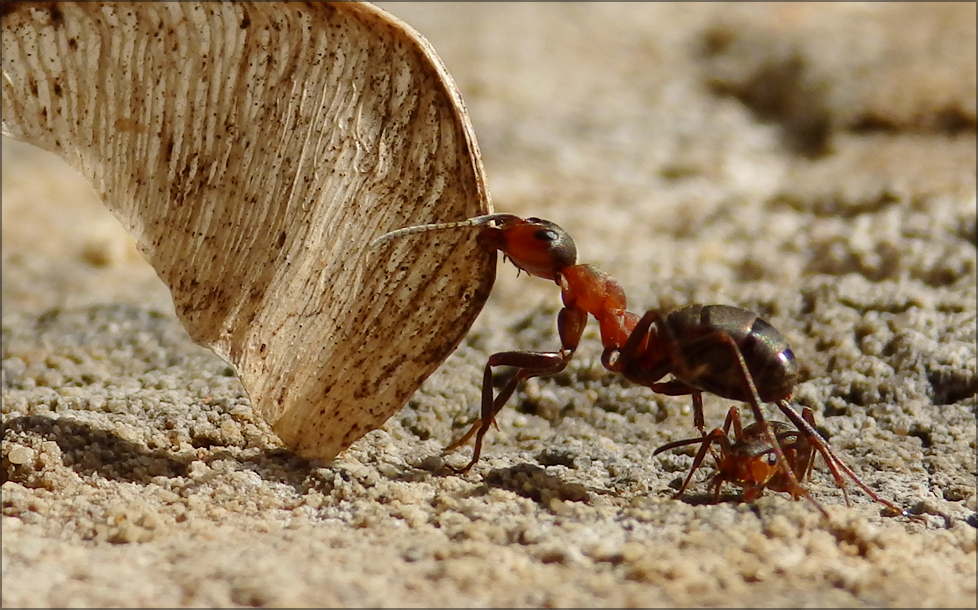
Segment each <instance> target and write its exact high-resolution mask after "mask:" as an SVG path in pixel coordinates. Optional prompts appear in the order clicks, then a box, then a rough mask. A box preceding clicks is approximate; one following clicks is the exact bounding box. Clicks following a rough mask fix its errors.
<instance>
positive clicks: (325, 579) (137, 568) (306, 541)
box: [2, 3, 978, 607]
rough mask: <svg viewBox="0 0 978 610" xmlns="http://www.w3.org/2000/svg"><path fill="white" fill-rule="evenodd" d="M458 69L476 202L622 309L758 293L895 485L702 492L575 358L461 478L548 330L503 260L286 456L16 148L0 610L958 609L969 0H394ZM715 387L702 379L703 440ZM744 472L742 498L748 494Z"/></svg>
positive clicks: (640, 405)
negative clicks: (521, 224) (493, 402)
mask: <svg viewBox="0 0 978 610" xmlns="http://www.w3.org/2000/svg"><path fill="white" fill-rule="evenodd" d="M384 6H386V8H388V9H389V10H390V11H391V12H393V13H394V14H396V15H398V16H399V17H401V18H403V19H405V20H406V21H407V22H408V23H410V24H412V25H413V26H414V27H415V28H417V29H418V30H419V31H421V32H422V33H423V34H424V35H425V36H427V37H428V38H429V40H430V41H431V42H432V43H433V44H434V46H435V48H436V49H437V50H438V52H439V54H440V55H441V56H442V58H443V59H444V61H445V63H446V64H447V66H448V68H449V70H450V71H451V73H452V74H453V75H454V77H455V79H456V80H457V82H458V83H459V85H460V87H461V88H462V91H463V94H464V96H465V99H466V103H467V104H468V107H469V109H470V112H471V115H472V119H473V122H474V124H475V128H476V132H477V134H478V136H479V142H480V145H481V147H482V150H483V153H484V156H485V162H486V169H487V172H488V175H489V180H490V185H491V188H492V192H493V197H494V201H495V205H496V208H497V209H498V210H501V211H508V212H513V213H517V214H523V215H536V216H541V217H545V218H549V219H551V220H554V221H556V222H558V223H559V224H561V225H562V226H564V227H565V228H567V229H568V230H569V231H570V232H571V233H572V234H573V235H574V236H575V237H576V239H577V242H578V247H579V250H580V252H581V258H582V260H584V261H589V262H593V263H595V264H597V265H598V266H600V267H601V268H603V269H605V270H607V271H608V272H610V273H612V274H613V275H614V276H615V277H617V278H618V279H619V280H620V281H621V282H622V283H623V285H624V286H625V289H626V291H627V292H628V294H629V297H630V302H631V304H632V305H631V309H633V310H635V311H642V310H644V309H646V308H649V307H655V308H660V309H663V310H670V309H673V308H676V307H680V306H682V305H685V304H689V303H695V302H699V303H726V304H733V305H738V306H741V307H746V308H749V309H752V310H755V311H758V312H760V313H761V314H762V315H763V316H764V317H766V318H767V319H769V320H770V321H771V322H772V323H773V324H774V325H775V326H777V327H778V328H779V329H781V330H782V332H783V333H784V335H785V336H786V337H787V338H788V339H789V341H790V342H791V344H792V345H793V347H794V351H795V353H796V354H797V356H798V358H799V359H800V361H801V362H802V378H803V381H802V383H801V384H800V385H799V386H798V388H797V391H796V396H795V400H794V402H795V404H797V405H798V406H808V407H811V408H812V409H813V410H814V411H815V414H816V419H817V421H818V427H819V430H820V431H821V432H822V433H823V434H824V435H825V436H826V437H828V438H829V439H830V440H831V444H832V446H833V447H834V448H835V450H836V451H837V452H838V453H839V454H840V455H841V456H842V457H843V458H844V459H845V460H846V461H847V462H848V463H849V464H851V465H852V466H853V468H854V469H855V470H856V471H857V472H858V473H859V474H860V475H861V476H862V478H863V480H864V481H865V482H866V483H867V484H868V485H869V486H870V487H871V488H873V489H874V490H876V491H877V492H878V493H879V494H880V495H881V496H883V497H885V498H888V499H891V500H893V501H895V502H897V503H899V504H900V505H902V506H905V507H907V508H908V509H910V510H911V511H912V512H914V513H915V514H918V515H919V516H920V517H921V520H920V522H917V521H909V520H907V519H904V518H901V517H890V516H886V515H883V514H882V511H881V506H880V505H879V504H875V503H873V502H871V501H870V500H869V499H868V498H867V496H866V495H865V494H863V493H861V492H859V491H852V492H851V496H852V501H853V506H852V507H851V508H847V507H846V506H845V503H844V501H843V498H842V494H841V492H840V491H839V489H838V488H837V487H836V486H835V485H834V483H833V481H832V478H831V476H830V475H829V473H828V471H827V470H826V469H824V468H823V467H822V466H821V465H820V466H819V467H817V469H816V473H815V475H814V480H813V481H812V482H811V484H810V489H811V492H812V494H813V495H814V497H815V498H817V499H818V500H819V501H820V502H821V503H823V504H824V505H825V506H826V508H827V509H828V511H829V513H830V518H829V519H827V520H826V519H823V518H822V517H821V516H820V515H819V514H818V512H817V511H816V510H815V509H814V508H813V507H812V506H811V505H809V504H807V503H806V502H803V501H802V502H794V501H792V500H791V499H790V498H788V497H787V496H786V495H784V494H767V495H765V496H764V497H762V498H761V499H760V500H758V501H756V502H754V503H751V504H748V503H743V502H740V501H738V497H737V496H736V495H734V494H733V493H731V494H730V495H725V496H724V498H723V501H722V502H721V503H720V504H718V505H713V504H711V503H710V502H709V500H710V497H709V496H708V495H707V494H706V480H707V477H708V475H709V473H708V470H709V468H704V470H703V472H702V473H701V474H700V475H698V477H697V479H696V481H695V482H694V484H693V488H692V490H691V493H690V495H689V496H688V497H687V499H686V501H677V500H674V499H672V494H673V493H674V491H675V488H676V487H677V486H678V484H679V482H680V481H681V480H682V477H683V476H684V475H685V473H686V472H687V470H688V468H689V467H690V465H691V463H692V451H686V452H682V451H678V452H672V453H669V454H665V455H660V456H655V457H652V455H651V454H652V450H653V449H654V448H656V447H658V446H660V445H662V444H664V443H665V442H668V441H670V440H675V439H680V438H685V437H688V436H690V435H691V434H693V428H692V420H691V416H690V405H689V399H688V398H670V397H665V396H660V395H656V394H654V393H652V392H651V391H650V390H648V389H646V388H639V387H635V386H632V385H629V384H628V383H627V382H624V381H622V380H621V379H620V378H618V377H616V376H614V375H612V374H610V373H608V372H606V371H605V370H604V369H603V368H602V366H601V363H600V349H599V345H598V341H597V333H596V330H595V329H594V328H589V330H588V331H587V333H586V334H585V340H584V342H583V345H582V346H581V349H580V351H579V355H578V357H577V358H576V359H575V360H574V362H573V363H572V365H571V366H569V367H568V369H567V370H566V371H565V372H564V373H562V374H560V375H557V376H555V377H551V378H545V379H537V380H531V381H530V382H528V383H526V384H525V385H524V387H523V388H522V389H521V390H520V391H519V392H518V393H517V395H516V396H515V397H514V399H513V400H512V401H511V405H512V406H511V407H508V408H506V409H505V410H504V411H503V412H502V413H501V415H500V417H499V418H498V419H499V422H498V423H499V431H495V430H494V431H492V432H491V433H490V435H489V437H488V438H489V441H488V446H487V449H486V451H485V454H484V459H483V460H482V462H481V463H480V464H479V465H478V466H477V467H476V468H475V469H474V470H473V472H472V473H471V474H469V475H468V476H464V477H459V476H454V475H452V474H450V473H449V471H448V469H447V468H446V467H445V464H446V463H449V464H455V465H460V464H462V463H464V461H465V460H466V459H467V458H468V456H469V453H468V449H465V450H461V451H460V452H459V453H458V454H457V455H453V456H449V457H447V458H444V459H443V458H442V457H441V456H440V449H441V448H442V447H444V445H446V444H447V443H448V442H449V441H450V440H451V439H453V438H454V437H456V436H457V435H458V434H460V433H461V432H462V431H463V430H464V426H465V424H466V422H468V421H471V418H472V417H474V415H475V411H476V409H477V404H478V400H479V392H480V387H481V377H482V367H483V365H484V363H485V361H486V358H487V357H488V354H490V353H492V352H495V351H501V350H507V349H552V348H553V347H555V346H556V345H557V344H558V339H557V336H556V332H555V325H554V317H555V314H556V312H557V310H558V309H559V306H560V303H559V297H558V294H557V291H556V289H555V287H553V286H552V285H548V284H547V283H546V282H543V281H542V280H536V279H533V278H527V277H526V276H523V277H517V275H516V272H515V270H514V269H513V267H512V266H510V265H508V264H506V265H501V266H500V272H499V278H498V280H497V287H496V290H495V291H494V293H493V296H492V298H491V300H490V302H489V304H488V305H487V306H486V308H485V310H484V311H483V314H482V316H481V317H480V318H479V320H478V321H477V322H476V325H475V327H474V329H473V331H472V332H471V333H470V335H469V337H468V338H467V339H466V341H465V342H464V343H463V345H462V346H461V347H460V348H459V349H458V350H457V352H456V353H455V354H454V355H453V356H451V357H450V358H449V359H448V360H447V361H446V362H445V363H444V365H443V366H442V367H441V368H440V369H439V371H438V372H437V373H436V374H435V375H433V376H432V377H431V378H429V379H428V381H427V382H426V383H425V385H424V386H423V388H422V390H421V391H419V392H418V393H417V394H416V395H415V397H414V399H412V401H411V402H410V403H409V404H408V406H407V407H405V409H404V410H403V411H402V412H401V413H399V414H398V415H396V416H395V417H394V418H392V419H391V420H390V421H389V422H388V424H387V425H386V426H385V427H384V429H383V430H380V431H376V432H373V433H371V434H369V435H368V436H366V437H365V438H363V439H362V440H361V441H359V442H358V443H356V444H355V445H354V446H353V447H352V448H351V449H349V450H348V451H347V452H345V453H344V454H342V455H341V456H340V458H338V459H337V460H336V462H335V463H333V464H331V465H324V464H320V463H313V462H309V461H307V460H304V459H301V458H299V457H297V456H295V455H293V454H291V453H289V452H288V451H286V450H284V449H283V448H281V445H280V444H279V443H278V442H277V440H276V439H275V438H274V436H273V435H272V434H271V433H270V431H269V430H268V428H267V427H266V426H265V425H264V423H263V422H262V421H260V420H259V419H258V418H257V417H256V416H255V415H254V414H253V413H252V412H251V409H250V406H249V403H248V399H247V397H246V396H245V394H244V392H243V390H242V389H241V386H240V384H239V383H238V381H237V380H236V379H235V378H234V377H233V375H232V374H231V372H230V369H229V367H228V366H227V365H226V364H224V363H223V362H222V361H220V360H219V359H218V358H217V357H215V356H213V355H212V354H211V353H210V352H208V351H206V350H204V349H202V348H199V347H197V346H195V345H194V344H193V343H192V342H191V341H190V340H189V338H188V337H187V335H186V334H185V332H184V331H183V329H182V328H181V327H180V325H179V323H178V322H177V321H176V319H175V317H174V315H173V311H172V304H171V303H170V299H169V294H168V293H167V291H166V289H165V287H164V286H163V285H162V284H161V283H160V282H159V280H158V279H157V278H156V276H155V274H154V273H153V271H152V269H151V268H149V267H148V266H147V265H146V264H145V263H144V262H142V261H141V259H140V258H139V256H138V255H137V254H136V253H135V250H134V247H133V246H132V244H131V243H130V241H129V238H128V236H127V235H126V234H125V233H124V232H123V231H122V229H121V228H120V227H119V225H118V223H116V221H115V220H114V219H113V218H112V217H111V216H110V215H109V214H108V213H107V212H106V211H105V209H104V208H102V207H101V205H100V204H99V202H98V201H96V200H95V199H94V197H93V195H92V194H91V189H90V188H89V187H88V186H87V184H86V183H85V182H84V181H83V180H82V179H81V178H79V177H78V176H77V175H76V174H74V173H73V172H72V171H70V170H68V169H67V168H66V167H65V166H64V165H63V164H62V163H60V161H58V160H57V159H55V158H53V157H51V156H49V155H47V154H45V153H40V152H37V151H35V150H32V149H30V148H29V147H26V146H23V145H19V144H16V143H13V142H10V141H8V140H6V139H5V140H4V142H3V234H2V237H3V242H2V243H3V250H2V255H3V295H2V296H3V302H2V305H3V450H2V455H3V462H2V471H3V481H4V482H3V527H2V534H3V543H2V575H3V593H2V602H3V605H4V606H46V605H52V606H72V605H83V606H113V605H117V606H174V605H190V606H228V605H243V606H249V605H251V606H255V605H280V606H290V605H295V606H299V605H339V606H363V605H377V606H676V605H737V606H741V605H743V606H747V605H750V606H880V605H882V606H912V607H918V606H960V607H967V606H971V607H974V606H975V605H976V585H975V577H976V553H975V537H976V529H975V528H976V513H975V509H976V507H975V503H976V498H975V471H976V466H975V436H976V434H975V428H976V426H975V416H976V397H975V396H976V389H978V378H976V364H975V352H976V349H975V332H976V322H975V320H976V318H975V309H976V305H975V301H976V246H975V244H976V237H975V235H976V228H975V227H976V222H975V215H976V212H975V164H976V153H975V145H976V142H975V91H976V88H975V55H976V49H975V5H974V4H963V5H957V6H945V5H927V6H913V5H881V4H875V3H844V4H835V5H823V6H815V5H807V4H799V5H794V4H793V5H791V6H779V5H738V6H728V5H700V4H696V5H682V6H673V5H668V4H655V5H637V4H628V5H616V4H575V5H560V4H546V5H543V4H529V5H488V4H486V5H479V4H466V5H464V6H463V5H451V4H432V5H425V4H411V5H397V4H392V5H384ZM730 406H731V404H730V403H729V402H727V401H724V400H721V399H717V398H715V397H714V398H707V403H706V408H707V417H708V423H709V425H712V426H717V425H719V424H720V423H721V422H722V420H723V416H724V414H725V412H726V410H727V409H728V408H729V407H730ZM729 491H731V492H732V491H733V490H732V489H731V490H729Z"/></svg>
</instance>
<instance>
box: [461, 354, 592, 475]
mask: <svg viewBox="0 0 978 610" xmlns="http://www.w3.org/2000/svg"><path fill="white" fill-rule="evenodd" d="M572 356H573V352H566V353H565V352H563V351H560V352H500V353H498V354H493V355H492V356H490V357H489V362H488V363H486V369H485V373H484V375H483V381H482V416H481V417H480V418H479V419H477V420H476V421H475V423H473V424H472V427H471V428H470V429H469V431H468V432H466V433H465V435H464V436H462V437H461V438H459V439H458V440H456V441H454V442H452V443H451V444H449V445H448V446H447V447H445V450H444V452H443V453H448V452H451V451H454V450H455V449H458V448H459V447H461V446H462V445H464V444H465V443H467V442H468V441H469V439H471V438H472V435H473V434H475V435H476V438H475V447H474V450H473V452H472V459H471V461H469V463H468V464H466V466H465V467H464V468H461V469H457V470H456V472H457V473H458V474H464V473H466V472H468V471H469V470H471V469H472V467H473V466H475V464H476V463H477V462H478V461H479V457H480V455H481V454H482V440H483V437H485V435H486V432H488V431H489V428H490V427H491V426H492V425H494V424H495V421H496V415H497V414H498V413H499V412H500V411H501V410H502V408H503V406H505V404H506V401H508V400H509V398H510V397H511V396H512V395H513V392H515V391H516V387H517V386H518V385H519V383H520V382H521V381H523V380H524V379H529V378H530V377H540V376H544V375H554V374H556V373H559V372H560V371H562V370H563V369H564V367H565V366H567V362H569V361H570V359H571V357H572ZM494 366H515V367H518V368H519V370H518V371H517V372H516V374H515V375H514V376H513V378H512V379H510V380H509V381H508V382H507V383H506V385H505V386H504V387H503V389H502V390H501V391H500V392H499V395H498V396H496V397H495V399H494V398H493V396H492V368H493V367H494Z"/></svg>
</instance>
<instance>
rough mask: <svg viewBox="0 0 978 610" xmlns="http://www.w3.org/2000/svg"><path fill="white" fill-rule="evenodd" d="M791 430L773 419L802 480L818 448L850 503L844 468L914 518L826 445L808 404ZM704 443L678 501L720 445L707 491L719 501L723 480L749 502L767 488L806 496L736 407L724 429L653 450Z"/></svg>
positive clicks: (795, 416) (756, 428)
mask: <svg viewBox="0 0 978 610" xmlns="http://www.w3.org/2000/svg"><path fill="white" fill-rule="evenodd" d="M792 413H793V415H792V423H794V424H795V427H794V428H792V427H791V426H790V425H789V424H787V423H785V422H779V421H772V422H770V424H771V428H772V430H773V431H774V436H775V439H776V440H777V443H778V445H780V446H781V450H782V451H783V452H784V455H785V459H787V460H788V464H789V465H790V466H791V469H792V471H793V473H794V475H795V478H796V479H797V480H798V481H805V480H806V479H809V478H810V477H811V471H812V466H813V465H814V463H815V453H816V452H818V453H819V454H820V455H821V456H822V458H823V459H824V460H825V463H826V464H827V465H828V467H829V470H830V471H831V472H832V477H833V478H834V479H835V484H836V485H837V486H838V487H839V489H841V490H842V496H843V497H844V498H845V501H846V506H852V503H851V502H850V501H849V493H848V491H847V490H846V483H845V480H844V479H843V477H842V474H841V473H840V472H839V471H840V469H841V470H842V472H845V473H846V474H847V475H849V477H850V478H851V479H852V480H853V481H854V482H855V483H856V485H858V486H859V488H860V489H862V490H863V491H864V492H866V494H868V495H869V497H870V498H872V499H873V500H875V501H877V502H879V503H880V504H882V505H884V506H886V507H887V508H888V509H890V510H891V511H895V512H897V513H898V514H901V515H903V516H904V517H908V518H913V516H911V515H909V514H908V513H907V512H906V511H905V510H903V509H902V508H900V507H899V506H897V505H896V504H893V503H892V502H889V501H888V500H884V499H883V498H881V497H880V496H878V495H877V494H876V493H875V492H874V491H873V490H872V489H870V488H869V487H868V486H867V485H866V484H865V483H863V482H862V481H861V480H860V479H859V477H857V476H856V474H855V473H854V472H853V471H852V470H851V469H850V468H849V467H848V466H847V465H846V464H845V462H843V461H842V460H841V459H840V458H839V456H837V455H836V454H835V452H833V451H832V449H831V448H830V447H829V446H828V445H827V444H826V443H825V441H824V440H822V438H821V437H820V436H819V435H818V433H816V432H815V429H814V427H815V416H814V415H813V413H812V410H811V409H810V408H808V407H805V408H804V409H802V412H801V417H800V418H799V417H798V414H797V413H796V412H794V411H792ZM731 425H732V426H733V432H734V438H733V441H731V440H730V436H729V435H730V427H731ZM696 443H699V444H700V448H699V451H697V452H696V457H695V458H693V466H692V468H690V470H689V474H688V475H687V476H686V480H684V481H683V484H682V486H680V488H679V491H678V492H676V496H675V497H676V499H679V498H682V497H683V494H684V493H686V488H687V487H689V484H690V482H691V481H692V480H693V474H694V473H695V472H696V470H697V469H699V467H700V466H702V464H703V460H704V459H705V458H706V454H707V453H708V452H709V451H710V449H711V448H712V447H713V445H718V446H719V447H720V451H719V455H717V454H716V453H714V455H713V459H714V462H715V463H716V474H714V475H713V477H712V478H711V479H710V483H709V486H708V489H712V490H713V502H714V503H717V502H719V501H720V491H721V487H722V486H723V484H724V483H733V484H735V485H738V486H740V487H743V488H744V495H743V497H744V500H745V501H747V502H750V501H752V500H754V499H756V498H758V497H759V496H760V495H761V494H762V493H764V490H765V489H770V490H771V491H780V492H787V493H789V494H791V497H792V498H793V499H795V500H797V499H798V498H800V497H801V496H803V495H805V490H804V489H803V488H799V487H797V486H795V484H794V483H792V481H790V480H789V479H788V478H787V477H785V476H784V474H783V473H782V472H781V471H780V470H778V467H777V463H776V460H775V459H774V458H775V455H774V448H773V446H772V445H771V444H770V443H769V442H768V440H767V439H766V438H765V436H764V433H763V430H762V429H761V426H760V425H758V424H757V423H756V422H755V423H753V424H751V425H749V426H747V427H744V426H743V425H742V424H741V421H740V412H739V411H738V410H737V407H731V408H730V411H728V412H727V418H726V419H725V420H724V422H723V428H722V429H720V428H716V429H715V430H713V431H712V432H710V433H709V434H707V435H705V436H700V437H696V438H688V439H684V440H679V441H674V442H671V443H668V444H666V445H663V446H661V447H659V448H658V449H656V450H655V451H653V452H652V455H658V454H660V453H662V452H663V451H669V450H670V449H677V448H679V447H685V446H687V445H695V444H696Z"/></svg>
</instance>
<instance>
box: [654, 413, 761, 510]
mask: <svg viewBox="0 0 978 610" xmlns="http://www.w3.org/2000/svg"><path fill="white" fill-rule="evenodd" d="M731 423H733V426H734V430H735V431H736V433H737V439H738V440H740V439H741V436H742V435H743V431H742V430H741V426H740V414H739V413H737V409H736V408H731V409H730V411H728V412H727V418H726V420H725V421H724V422H723V429H722V430H721V429H720V428H716V429H714V430H713V431H711V432H710V433H709V434H704V435H703V436H702V437H700V438H688V439H684V440H680V441H674V442H671V443H667V444H665V445H663V446H661V447H659V448H658V449H656V450H655V451H653V452H652V455H658V454H659V453H662V452H663V451H668V450H670V449H676V448H677V447H684V446H686V445H693V444H696V443H700V449H699V451H697V452H696V457H695V458H693V466H692V468H690V469H689V474H688V475H686V480H685V481H683V484H682V486H681V487H680V488H679V491H678V492H676V495H675V496H674V498H675V499H677V500H678V499H680V498H682V497H683V494H684V493H686V489H687V488H688V487H689V484H690V482H692V480H693V474H694V473H695V472H696V471H697V470H698V469H699V467H700V466H702V465H703V460H704V459H705V458H706V454H707V452H708V451H710V449H712V447H713V444H714V443H717V444H719V445H720V453H721V455H725V454H729V453H730V452H731V447H730V440H729V438H728V437H727V434H728V433H729V432H730V425H731ZM713 460H714V461H715V462H716V463H717V465H718V466H719V463H720V459H719V458H718V457H717V455H716V453H714V454H713ZM714 483H716V497H715V499H714V501H715V502H716V501H718V500H719V496H720V485H721V484H722V483H723V478H722V475H721V474H720V473H718V474H717V475H715V476H714V477H713V479H712V480H711V482H710V488H712V487H713V485H714Z"/></svg>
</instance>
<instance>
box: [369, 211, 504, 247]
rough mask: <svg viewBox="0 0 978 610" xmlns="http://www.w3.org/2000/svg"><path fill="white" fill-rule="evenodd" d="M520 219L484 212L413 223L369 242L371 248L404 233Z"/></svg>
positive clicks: (475, 225)
mask: <svg viewBox="0 0 978 610" xmlns="http://www.w3.org/2000/svg"><path fill="white" fill-rule="evenodd" d="M512 220H520V217H519V216H516V215H515V214H504V213H498V214H486V215H485V216H475V217H473V218H469V219H466V220H460V221H458V222H440V223H435V224H430V225H415V226H413V227H404V228H403V229H397V230H394V231H391V232H389V233H384V234H383V235H381V236H380V237H378V238H377V239H375V240H373V241H372V242H371V243H370V247H371V248H376V247H377V246H380V245H383V244H385V243H387V242H389V241H390V240H392V239H397V238H398V237H404V236H405V235H414V234H415V233H427V232H428V231H444V230H447V229H457V228H461V227H481V226H482V225H485V224H489V223H490V222H495V221H512Z"/></svg>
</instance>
